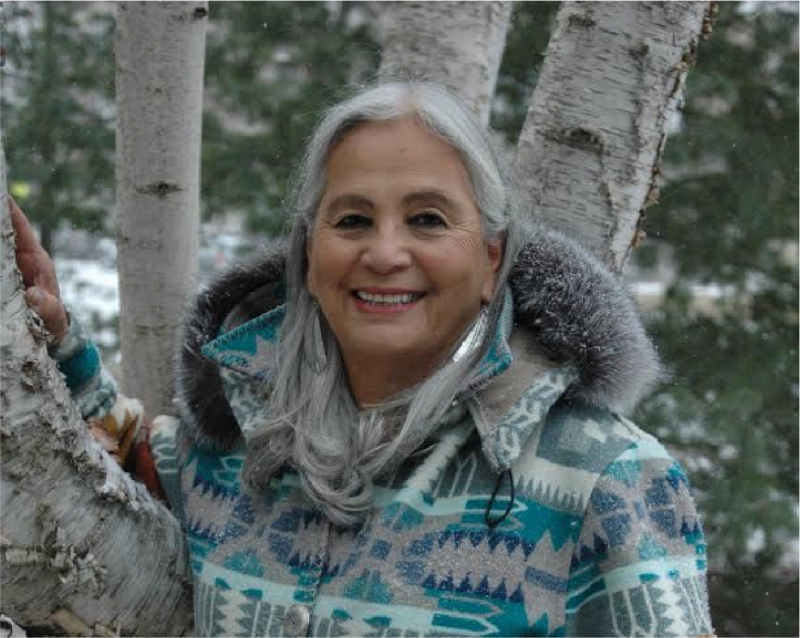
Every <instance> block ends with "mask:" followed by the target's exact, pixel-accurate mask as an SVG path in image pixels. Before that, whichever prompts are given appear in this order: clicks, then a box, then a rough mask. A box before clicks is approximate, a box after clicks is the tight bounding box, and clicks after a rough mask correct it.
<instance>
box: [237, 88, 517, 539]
mask: <svg viewBox="0 0 800 638" xmlns="http://www.w3.org/2000/svg"><path fill="white" fill-rule="evenodd" d="M407 117H412V118H415V119H416V121H418V122H419V123H420V124H421V125H422V126H423V127H424V128H425V129H426V130H428V131H430V132H431V133H433V134H434V135H436V136H438V137H439V138H441V139H442V140H443V141H445V142H446V143H447V144H449V145H450V146H451V147H453V148H455V149H456V150H457V151H458V152H459V153H460V156H461V159H462V161H463V163H464V166H465V168H466V169H467V173H468V175H469V179H470V182H471V186H472V190H473V196H474V198H475V202H476V204H477V206H478V209H479V211H480V213H481V219H482V229H483V233H484V238H485V239H486V240H490V239H497V238H498V237H501V238H502V239H503V240H504V252H503V259H502V261H501V264H500V267H499V269H498V274H497V283H496V286H495V290H494V295H493V298H492V299H491V300H490V301H489V303H488V304H487V307H486V308H485V311H486V317H487V320H488V329H487V330H486V332H485V333H484V335H485V337H484V339H483V343H481V344H480V345H479V346H478V347H477V348H475V349H473V350H472V352H471V353H470V354H469V355H468V356H466V357H464V358H462V359H460V360H458V361H457V362H456V361H453V359H452V357H451V358H449V359H448V360H446V361H444V362H442V363H441V365H440V367H439V368H438V369H437V370H436V371H434V372H433V373H432V374H431V375H429V376H428V377H427V378H425V379H424V380H423V381H421V382H419V383H418V384H417V385H415V386H414V387H413V388H410V389H407V390H405V391H403V392H402V393H400V394H399V395H397V396H394V397H392V398H391V399H389V400H388V401H386V402H385V403H384V404H382V405H380V406H377V407H371V408H370V409H368V410H361V409H359V406H358V405H356V402H355V400H354V399H353V397H352V394H351V392H350V389H349V385H348V381H347V374H346V370H345V367H344V364H343V361H342V358H341V355H340V353H339V348H338V345H337V342H336V339H335V337H334V335H333V333H332V331H331V330H330V328H329V327H328V325H327V324H326V322H325V319H324V316H323V315H322V313H319V315H320V322H321V325H322V330H323V340H324V344H325V349H326V353H327V365H326V366H325V368H324V370H322V372H319V371H315V370H314V365H313V361H312V360H311V359H312V357H311V355H310V353H311V352H313V348H312V347H311V344H312V343H313V324H314V315H315V312H316V311H315V309H314V300H313V298H312V296H311V294H310V293H309V291H308V288H307V286H306V278H307V273H308V263H307V257H306V244H307V241H308V238H309V236H310V233H311V231H312V229H313V226H314V219H315V216H316V214H317V209H318V207H319V203H320V200H321V199H322V194H323V191H324V189H325V183H326V163H327V159H328V156H329V154H330V152H331V150H332V149H333V147H334V146H335V145H336V144H337V142H338V141H339V140H341V139H342V138H343V136H345V135H346V134H347V133H348V131H351V130H353V129H354V128H355V127H357V126H359V125H360V124H364V123H371V122H389V121H394V120H398V119H402V118H407ZM515 192H516V189H512V188H511V187H510V185H509V179H508V177H507V173H506V171H505V170H504V169H503V166H502V162H501V159H500V152H499V149H497V148H496V146H495V143H494V141H493V139H492V136H491V135H490V133H489V132H488V131H487V130H486V129H485V128H484V127H483V126H482V125H481V124H480V123H479V121H478V119H477V118H476V117H475V115H474V114H473V113H472V112H471V111H470V110H469V109H468V108H467V107H466V106H464V105H463V104H462V103H461V102H460V101H459V100H458V99H457V98H455V97H454V96H453V95H452V94H451V93H450V92H449V91H448V90H447V89H445V88H444V87H442V86H439V85H436V84H433V83H429V82H389V83H383V84H379V85H376V86H372V87H368V88H366V89H362V90H360V91H359V92H358V93H356V94H355V95H354V96H352V97H351V98H349V99H347V100H345V101H343V102H341V103H339V104H337V105H335V106H333V107H332V108H330V109H329V110H328V111H327V112H326V113H325V114H324V116H323V117H322V119H321V121H320V122H319V124H318V125H317V127H316V129H315V130H314V133H313V134H312V136H311V138H310V140H309V142H308V145H307V147H306V150H305V155H304V158H303V161H302V163H301V165H300V167H299V170H298V172H297V174H296V180H295V188H294V194H293V209H294V217H293V220H292V229H291V233H290V238H289V250H288V254H287V263H286V277H287V281H286V284H287V304H288V305H287V313H286V317H285V319H284V322H283V328H282V330H281V334H280V338H279V343H278V352H277V362H276V366H275V370H276V372H275V376H274V378H273V379H272V380H271V382H270V387H269V394H268V397H267V407H266V411H265V412H266V416H265V417H264V419H263V421H262V422H261V423H259V424H258V425H257V426H256V427H254V429H253V430H252V435H251V437H250V439H249V441H248V453H247V458H246V461H245V468H244V478H245V480H246V481H247V482H248V483H249V484H250V485H251V486H253V487H256V488H263V487H265V486H266V484H267V483H268V482H269V481H270V479H271V478H272V477H273V476H274V475H275V474H276V473H277V472H278V471H279V470H280V469H281V468H282V467H284V466H285V465H289V466H291V467H293V468H294V470H295V471H296V472H297V473H298V474H299V476H300V482H301V487H302V489H303V491H304V492H305V494H306V495H307V497H308V498H309V499H310V500H311V502H312V503H313V504H314V505H315V506H317V507H318V508H320V509H321V510H322V511H323V512H324V513H325V514H326V515H327V517H328V518H329V519H330V520H331V521H332V522H333V523H334V524H336V525H340V526H352V525H353V524H356V523H359V522H362V521H363V520H364V519H365V518H366V516H367V514H368V513H369V511H370V510H371V509H372V506H373V499H374V488H375V481H376V480H377V479H378V478H379V477H382V476H386V475H388V474H389V473H390V472H391V471H393V470H395V469H396V468H397V466H398V465H399V463H400V462H402V460H404V459H406V458H407V457H408V456H409V455H410V454H411V453H412V452H414V451H415V450H416V449H417V448H418V447H419V446H420V445H421V444H422V443H423V442H424V441H425V439H426V438H428V437H429V436H430V435H432V434H433V433H434V432H435V431H436V429H437V428H438V427H439V426H441V424H442V421H443V419H444V418H445V417H446V413H447V411H448V410H449V409H450V407H451V406H452V405H453V404H454V401H455V400H457V399H463V398H466V397H467V396H469V395H470V394H471V393H472V392H474V391H475V390H476V389H477V388H475V387H474V386H475V383H472V382H473V381H475V378H476V375H477V371H478V369H479V367H480V362H481V359H482V358H483V356H484V354H485V351H486V348H487V346H488V343H489V339H490V338H491V337H492V335H493V334H494V332H495V330H496V324H497V321H498V318H499V316H500V311H501V306H502V303H503V298H504V291H505V288H506V281H507V278H508V274H509V271H510V270H511V267H512V265H513V263H514V260H515V258H516V255H517V253H518V252H519V248H520V244H521V233H520V230H519V225H518V216H517V209H518V207H517V205H516V201H515V199H516V198H515V195H514V194H515ZM462 339H463V337H462ZM460 341H461V340H459V343H460Z"/></svg>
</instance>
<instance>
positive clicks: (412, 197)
mask: <svg viewBox="0 0 800 638" xmlns="http://www.w3.org/2000/svg"><path fill="white" fill-rule="evenodd" d="M403 204H405V205H406V206H408V205H413V204H438V205H439V206H441V207H442V208H446V209H448V210H453V211H456V212H459V211H461V207H460V206H459V205H458V203H456V202H455V201H453V200H452V199H451V198H449V197H448V196H447V195H445V194H444V193H443V192H441V191H439V190H435V189H428V190H424V191H416V192H414V193H409V194H408V195H406V196H405V197H403Z"/></svg>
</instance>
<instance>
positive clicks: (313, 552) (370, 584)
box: [96, 309, 713, 636]
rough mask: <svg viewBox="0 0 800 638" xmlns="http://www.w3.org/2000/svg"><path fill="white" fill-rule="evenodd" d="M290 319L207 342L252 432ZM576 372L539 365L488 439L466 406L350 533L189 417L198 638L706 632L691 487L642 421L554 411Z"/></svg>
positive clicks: (494, 362) (501, 358) (160, 424)
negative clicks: (203, 445) (496, 518)
mask: <svg viewBox="0 0 800 638" xmlns="http://www.w3.org/2000/svg"><path fill="white" fill-rule="evenodd" d="M278 310H280V309H278ZM282 317H283V314H282V311H280V312H279V311H273V313H268V314H267V315H263V316H261V317H259V318H258V319H256V320H254V321H253V322H250V323H248V324H245V325H244V326H242V327H240V328H238V329H236V330H234V331H233V332H231V333H229V334H227V335H223V336H222V337H219V338H218V339H216V340H214V341H212V342H211V343H210V344H208V345H207V346H206V348H205V352H206V353H207V355H208V356H210V357H212V358H214V359H216V360H217V361H218V362H220V365H222V366H223V373H222V378H223V382H224V384H225V388H226V395H227V397H228V400H229V403H230V404H231V407H232V409H233V411H234V414H235V415H236V417H237V420H238V421H239V422H240V424H242V427H243V431H244V432H245V439H246V437H247V431H248V428H247V424H248V423H250V422H251V421H253V420H255V419H257V418H258V413H257V410H258V409H259V407H260V406H262V405H263V391H264V383H263V381H264V379H268V378H269V374H270V373H269V366H268V365H265V362H267V363H268V362H269V356H268V355H269V353H270V349H271V348H273V347H274V341H275V338H276V336H277V334H278V332H279V329H280V321H281V320H282ZM512 324H513V321H510V320H509V321H507V323H505V324H503V322H501V330H499V331H498V334H497V335H495V341H496V343H497V348H494V349H490V354H489V355H488V357H487V361H486V362H485V369H486V371H487V372H489V373H490V378H495V379H496V378H500V379H502V378H504V377H502V376H498V375H502V374H505V375H510V374H513V371H514V367H513V356H512V353H511V350H510V348H509V347H508V344H507V338H508V332H509V331H510V326H511V325H512ZM503 344H505V345H503ZM575 374H576V373H575V370H574V369H573V368H571V367H569V366H564V367H555V368H550V369H548V370H546V371H544V372H543V373H542V374H541V375H539V376H538V377H537V378H536V379H534V380H533V382H532V383H531V384H530V386H529V387H528V388H527V389H526V390H524V392H523V393H522V394H521V396H520V397H519V399H518V400H517V401H515V402H514V403H513V404H512V405H511V407H510V408H509V409H508V410H507V412H506V413H505V414H504V415H502V416H501V417H500V418H499V419H498V420H497V421H496V422H494V423H488V424H487V423H483V424H482V428H483V429H480V428H477V427H476V421H475V418H476V415H477V414H479V413H480V405H476V402H475V400H473V399H466V400H464V401H462V405H460V406H457V408H456V409H454V410H453V411H452V413H451V415H450V418H451V419H452V423H450V424H449V425H448V427H447V428H445V430H444V431H443V433H442V434H441V436H440V438H439V440H438V443H437V444H436V445H435V447H434V448H433V449H432V450H431V451H430V452H429V453H428V454H426V455H424V456H421V457H420V458H418V459H414V458H412V459H409V460H408V461H407V462H406V463H405V464H404V465H403V466H401V467H400V469H399V470H398V471H397V472H396V473H395V475H394V476H392V477H388V478H386V480H385V481H384V482H383V483H382V484H381V485H380V486H379V487H378V488H377V493H376V508H375V511H374V513H373V515H372V516H371V517H370V518H369V519H368V521H367V522H365V523H364V524H363V525H362V526H361V527H359V528H357V529H349V530H342V529H337V528H334V527H333V526H332V525H331V524H330V522H328V521H327V519H325V518H324V517H323V516H322V515H321V513H320V512H319V511H317V510H315V509H314V508H313V507H311V505H310V504H309V502H308V501H307V500H306V499H305V497H304V495H303V493H302V490H301V489H300V483H299V477H298V476H297V475H296V474H294V473H293V472H290V471H287V472H284V473H283V474H281V475H279V476H277V477H275V478H274V479H273V480H272V482H271V483H270V485H269V486H268V487H267V488H266V489H265V490H263V491H261V492H253V491H251V490H250V489H249V488H248V487H247V486H246V485H244V484H243V483H242V481H241V469H242V466H243V463H244V457H245V454H246V443H245V442H243V443H242V444H240V446H239V447H237V448H236V449H234V450H232V451H231V452H228V453H225V454H220V453H214V452H210V451H207V450H202V449H199V448H198V447H196V446H194V445H193V444H192V443H191V439H190V437H188V436H187V434H186V432H185V431H184V427H183V425H182V424H181V423H180V422H178V421H177V420H175V419H159V420H157V421H156V423H155V424H154V425H155V426H156V428H155V432H154V434H153V437H152V449H153V453H154V455H155V457H156V464H157V469H158V471H159V474H160V477H161V480H162V484H163V485H164V488H165V491H166V492H167V495H168V497H169V500H170V503H171V505H172V508H173V511H174V512H175V513H176V515H178V516H179V517H180V519H181V521H182V524H183V525H184V527H185V529H186V533H187V538H188V541H189V549H190V555H191V561H192V567H193V574H194V601H195V625H196V631H197V633H198V634H199V635H216V636H223V635H224V636H261V635H271V636H281V635H284V632H285V625H286V622H287V619H289V618H290V617H291V610H293V609H295V608H296V607H297V606H298V605H301V606H303V607H305V608H306V610H307V611H308V612H309V613H310V622H309V625H308V627H307V628H305V633H306V634H307V635H315V636H342V635H360V636H515V635H518V636H521V635H526V636H565V635H570V636H572V635H609V636H626V635H631V636H632V635H657V636H686V635H704V634H712V633H713V628H712V626H711V621H710V618H709V613H708V607H707V592H706V584H705V570H706V546H705V540H704V536H703V532H702V527H701V525H700V522H699V519H698V517H697V513H696V511H695V508H694V504H693V501H692V498H691V492H690V486H689V483H688V480H687V479H686V476H685V474H684V473H683V471H682V469H681V468H680V466H679V465H678V464H677V463H676V462H675V461H674V459H672V457H671V456H670V455H669V453H668V452H667V451H666V450H665V449H664V448H663V446H661V445H660V444H659V443H658V442H657V441H656V440H655V439H653V438H652V437H650V436H649V435H647V434H645V433H644V432H642V431H641V430H639V429H638V428H637V427H636V426H635V425H633V424H632V423H631V422H630V421H627V420H626V419H624V418H623V417H621V416H619V415H616V414H614V413H611V412H609V411H607V410H604V409H601V408H591V407H580V406H576V405H569V404H567V403H565V402H563V401H561V400H560V398H561V396H562V394H563V392H564V390H565V388H566V387H568V386H569V384H570V382H571V380H573V379H574V378H575ZM96 375H97V376H99V375H101V371H100V370H97V371H96ZM492 375H493V376H492ZM478 401H479V399H478ZM505 468H509V469H511V471H512V472H513V479H514V498H513V501H511V494H510V491H509V489H508V486H504V487H503V489H501V490H500V493H499V494H498V495H497V498H496V499H495V508H497V510H499V511H502V510H504V509H505V507H506V505H508V504H509V503H510V504H511V509H510V512H509V515H508V516H507V517H506V518H505V519H504V520H503V521H502V522H501V523H500V524H499V525H497V527H495V528H494V529H489V528H488V527H487V525H486V522H485V518H484V516H485V509H486V506H487V504H488V502H489V499H490V497H491V494H492V492H493V490H494V488H495V486H496V483H497V478H498V473H499V471H501V470H502V469H505Z"/></svg>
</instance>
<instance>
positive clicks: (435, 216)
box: [408, 209, 447, 228]
mask: <svg viewBox="0 0 800 638" xmlns="http://www.w3.org/2000/svg"><path fill="white" fill-rule="evenodd" d="M408 223H409V224H411V225H412V226H417V227H419V228H446V227H447V222H445V220H444V217H443V216H442V214H441V213H440V212H439V211H438V210H434V209H432V210H424V211H422V212H421V213H417V214H416V215H414V216H413V217H412V218H411V219H409V220H408Z"/></svg>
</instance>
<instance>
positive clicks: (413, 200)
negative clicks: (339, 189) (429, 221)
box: [325, 189, 461, 212]
mask: <svg viewBox="0 0 800 638" xmlns="http://www.w3.org/2000/svg"><path fill="white" fill-rule="evenodd" d="M401 201H402V203H403V205H404V206H413V205H415V204H416V205H422V204H435V205H438V206H441V207H442V208H446V209H448V210H452V211H454V212H460V211H461V206H459V205H458V203H457V202H455V201H454V200H453V199H451V198H450V197H448V196H447V195H445V194H444V193H443V192H442V191H440V190H436V189H426V190H421V191H414V192H413V193H408V195H405V196H404V197H403V199H402V200H401ZM343 208H357V209H360V210H374V208H375V203H374V202H373V201H372V200H371V199H370V198H369V197H365V196H364V195H359V194H357V193H343V194H342V195H337V196H336V197H334V198H333V199H332V200H331V201H330V203H329V204H328V205H327V206H326V207H325V211H326V212H334V211H338V210H342V209H343Z"/></svg>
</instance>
